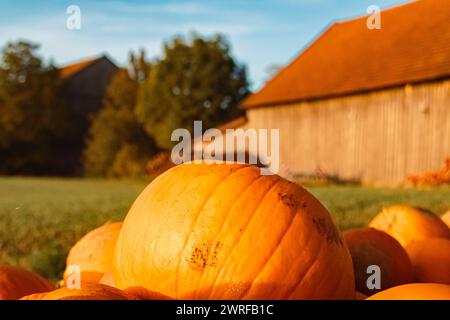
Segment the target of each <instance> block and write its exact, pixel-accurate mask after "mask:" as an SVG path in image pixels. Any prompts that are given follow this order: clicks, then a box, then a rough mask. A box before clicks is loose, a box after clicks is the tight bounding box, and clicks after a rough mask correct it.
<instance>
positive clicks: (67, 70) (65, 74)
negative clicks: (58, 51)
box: [59, 55, 112, 79]
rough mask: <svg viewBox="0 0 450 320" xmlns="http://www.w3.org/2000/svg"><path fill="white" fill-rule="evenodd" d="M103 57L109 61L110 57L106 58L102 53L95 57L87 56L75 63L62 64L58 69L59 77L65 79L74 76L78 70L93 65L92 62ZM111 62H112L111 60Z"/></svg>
mask: <svg viewBox="0 0 450 320" xmlns="http://www.w3.org/2000/svg"><path fill="white" fill-rule="evenodd" d="M103 59H107V60H108V61H110V62H111V60H110V59H108V57H107V56H105V55H102V56H99V57H95V58H88V59H85V60H81V61H78V62H75V63H71V64H68V65H66V66H63V67H61V68H60V69H59V72H60V74H61V78H63V79H67V78H70V77H72V76H74V75H75V74H78V73H79V72H81V71H82V70H85V69H86V68H87V67H89V66H91V65H93V64H94V63H96V62H98V61H100V60H103ZM111 63H112V62H111Z"/></svg>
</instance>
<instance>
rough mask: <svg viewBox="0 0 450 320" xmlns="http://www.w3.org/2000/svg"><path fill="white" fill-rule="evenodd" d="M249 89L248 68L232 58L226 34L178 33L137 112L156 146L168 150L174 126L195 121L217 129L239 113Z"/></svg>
mask: <svg viewBox="0 0 450 320" xmlns="http://www.w3.org/2000/svg"><path fill="white" fill-rule="evenodd" d="M248 92H249V91H248V82H247V76H246V69H245V66H243V65H240V64H239V63H237V62H236V61H235V59H234V58H233V57H232V56H231V53H230V46H229V44H228V42H227V41H226V40H225V38H224V37H222V36H220V35H217V36H215V37H213V38H211V39H207V38H202V37H200V36H198V35H196V34H193V35H192V36H191V37H190V38H189V39H185V38H182V37H175V38H173V40H172V41H170V42H168V43H166V44H165V45H164V54H163V57H162V58H161V59H160V60H158V61H156V62H155V63H154V64H153V65H152V68H151V70H150V72H149V75H148V77H147V80H146V81H145V82H144V83H143V84H142V85H141V86H140V91H139V96H138V103H137V106H136V114H137V116H138V119H139V120H140V121H141V122H142V123H143V124H144V128H145V129H146V131H147V132H148V133H149V134H150V135H152V136H153V137H154V138H155V140H156V142H157V144H158V146H159V147H161V148H165V149H168V148H170V147H171V146H172V145H173V142H171V141H170V135H171V133H172V131H173V130H174V129H176V128H186V129H189V130H191V131H192V127H193V121H194V120H202V121H203V127H204V128H209V127H214V126H216V125H218V124H220V123H223V122H225V121H228V120H230V119H233V118H235V117H236V116H238V115H240V114H241V113H242V111H241V110H240V109H239V108H238V104H239V102H240V101H241V100H242V99H243V98H244V97H245V96H246V95H247V94H248Z"/></svg>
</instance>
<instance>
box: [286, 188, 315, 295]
mask: <svg viewBox="0 0 450 320" xmlns="http://www.w3.org/2000/svg"><path fill="white" fill-rule="evenodd" d="M302 189H303V188H302ZM310 230H313V228H307V229H306V231H310ZM312 238H313V237H312V236H311V234H308V236H307V237H306V239H307V240H306V242H305V243H304V247H305V248H307V247H308V246H309V244H310V243H311V239H312ZM291 269H292V265H291V266H290V268H289V269H288V270H287V271H286V274H288V273H289V271H290V270H291ZM307 271H308V269H306V270H305V271H304V273H303V276H301V277H299V279H298V281H297V283H296V284H295V285H294V286H292V289H291V290H290V292H289V291H288V292H287V297H290V296H292V294H293V293H294V292H295V291H296V290H297V287H298V286H299V285H300V282H301V281H302V280H303V277H305V276H306V273H307Z"/></svg>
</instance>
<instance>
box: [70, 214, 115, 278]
mask: <svg viewBox="0 0 450 320" xmlns="http://www.w3.org/2000/svg"><path fill="white" fill-rule="evenodd" d="M121 227H122V222H115V223H107V224H105V225H103V226H101V227H99V228H97V229H94V230H92V231H90V232H89V233H87V234H86V235H85V236H84V237H82V238H81V239H80V240H79V241H78V242H77V243H76V244H75V245H74V246H73V247H72V249H70V252H69V255H68V257H67V261H66V270H65V271H64V279H66V280H67V278H68V277H69V276H70V275H71V273H72V272H76V271H80V272H81V281H82V282H99V281H100V279H101V278H102V277H103V275H104V274H105V272H107V271H109V270H111V269H112V261H113V255H114V249H115V246H116V241H117V237H118V236H119V232H120V228H121ZM72 266H77V267H79V270H76V269H72Z"/></svg>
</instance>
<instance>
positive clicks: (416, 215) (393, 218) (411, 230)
mask: <svg viewBox="0 0 450 320" xmlns="http://www.w3.org/2000/svg"><path fill="white" fill-rule="evenodd" d="M369 227H372V228H375V229H378V230H381V231H384V232H386V233H388V234H389V235H391V236H392V237H394V238H395V239H397V241H398V242H400V244H401V245H402V246H404V247H406V246H407V245H408V244H410V243H411V242H414V241H417V240H422V239H426V238H447V239H448V238H450V229H449V228H448V227H447V225H446V224H445V223H444V222H443V221H442V220H441V219H440V218H439V217H438V216H437V215H435V214H434V213H432V212H430V211H428V210H425V209H420V208H414V207H410V206H405V205H395V206H390V207H387V208H384V209H383V210H382V211H381V212H380V213H379V214H378V215H377V216H376V217H375V218H373V220H372V221H371V222H370V223H369Z"/></svg>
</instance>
